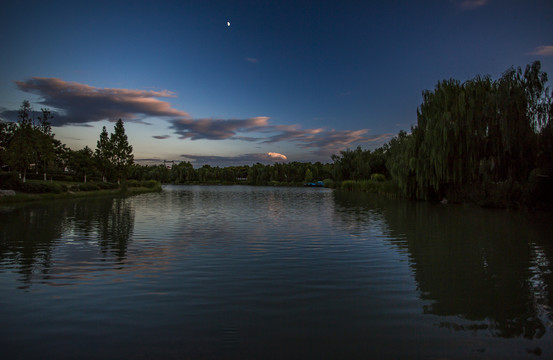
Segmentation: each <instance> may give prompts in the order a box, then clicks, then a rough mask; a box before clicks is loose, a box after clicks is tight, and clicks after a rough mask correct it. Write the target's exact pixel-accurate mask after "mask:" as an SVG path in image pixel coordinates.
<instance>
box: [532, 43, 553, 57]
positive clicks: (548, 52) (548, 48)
mask: <svg viewBox="0 0 553 360" xmlns="http://www.w3.org/2000/svg"><path fill="white" fill-rule="evenodd" d="M529 55H540V56H553V45H544V46H538V47H537V48H536V49H534V51H532V52H531V53H529Z"/></svg>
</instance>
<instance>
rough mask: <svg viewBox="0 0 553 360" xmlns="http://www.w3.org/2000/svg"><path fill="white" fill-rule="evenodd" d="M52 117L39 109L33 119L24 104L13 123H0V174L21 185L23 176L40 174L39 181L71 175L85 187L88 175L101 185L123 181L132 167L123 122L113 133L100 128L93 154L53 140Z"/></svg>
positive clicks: (25, 101) (46, 110)
mask: <svg viewBox="0 0 553 360" xmlns="http://www.w3.org/2000/svg"><path fill="white" fill-rule="evenodd" d="M53 118H54V117H53V116H52V115H51V112H50V111H49V110H48V109H41V115H39V116H38V117H37V119H35V116H34V112H33V110H32V108H31V105H30V103H29V101H28V100H24V101H23V102H22V104H21V107H20V108H19V111H18V115H17V122H15V123H13V122H5V121H0V167H1V168H2V170H7V171H10V170H11V171H16V172H18V173H19V174H20V178H21V180H22V182H26V178H27V172H28V171H29V170H31V169H32V170H34V171H35V174H39V173H41V174H43V179H44V180H47V178H48V174H50V179H52V177H53V175H54V174H56V175H59V174H67V173H71V174H74V175H75V176H78V177H79V178H82V179H83V181H84V182H85V183H86V181H87V176H88V175H97V174H100V175H101V177H102V181H103V182H106V181H107V180H108V178H110V179H111V180H117V182H118V183H120V181H121V179H122V178H124V179H126V178H127V176H128V172H129V169H130V168H131V166H132V165H133V164H134V156H133V154H132V150H133V148H132V146H131V145H130V144H129V142H128V138H127V135H126V134H125V128H124V124H123V121H122V120H121V119H119V120H118V121H117V122H116V123H115V126H114V132H113V133H111V134H109V135H108V133H107V130H106V127H105V126H104V127H103V129H102V132H101V134H100V138H99V140H98V142H97V147H96V149H95V150H94V151H93V150H92V149H90V148H89V147H88V146H85V147H84V148H83V149H80V150H71V149H69V148H68V147H67V146H66V145H65V144H63V143H61V142H60V141H59V140H57V139H56V138H55V134H53V133H52V126H51V122H50V121H51V120H52V119H53Z"/></svg>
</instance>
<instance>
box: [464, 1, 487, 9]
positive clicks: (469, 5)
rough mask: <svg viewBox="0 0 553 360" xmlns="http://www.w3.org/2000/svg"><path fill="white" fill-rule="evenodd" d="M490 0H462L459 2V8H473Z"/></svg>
mask: <svg viewBox="0 0 553 360" xmlns="http://www.w3.org/2000/svg"><path fill="white" fill-rule="evenodd" d="M489 2H490V0H463V1H461V3H460V4H459V7H460V8H461V10H474V9H477V8H479V7H482V6H484V5H486V4H488V3H489Z"/></svg>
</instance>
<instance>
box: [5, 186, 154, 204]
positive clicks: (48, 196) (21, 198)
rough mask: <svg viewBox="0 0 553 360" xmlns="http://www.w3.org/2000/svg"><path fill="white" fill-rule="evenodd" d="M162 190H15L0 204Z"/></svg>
mask: <svg viewBox="0 0 553 360" xmlns="http://www.w3.org/2000/svg"><path fill="white" fill-rule="evenodd" d="M160 191H162V189H161V186H159V187H155V188H149V187H143V186H141V187H130V188H127V189H126V191H122V190H121V189H120V188H118V189H106V190H92V191H76V192H69V191H68V192H64V193H58V194H55V193H41V194H33V193H25V192H20V191H16V192H15V195H13V196H2V197H0V206H2V205H11V204H18V203H30V202H38V201H48V200H64V199H80V198H88V197H106V196H123V197H127V196H133V195H139V194H146V193H152V192H160Z"/></svg>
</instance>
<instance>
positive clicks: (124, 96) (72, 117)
mask: <svg viewBox="0 0 553 360" xmlns="http://www.w3.org/2000/svg"><path fill="white" fill-rule="evenodd" d="M15 84H16V85H17V87H18V88H19V89H20V90H21V91H24V92H28V93H32V94H36V95H39V96H40V97H41V98H42V99H41V100H40V101H39V103H40V104H41V105H44V106H46V107H52V108H55V109H57V110H58V111H57V112H56V113H55V116H54V120H53V125H55V126H63V125H68V124H76V125H78V124H86V123H90V122H96V121H102V120H110V121H115V120H117V119H119V118H122V119H125V120H126V121H134V122H142V123H146V122H145V121H144V119H145V118H147V117H155V116H158V117H173V118H174V117H189V115H188V114H187V113H186V112H184V111H180V110H177V109H174V108H172V107H171V104H169V103H168V102H167V101H162V100H159V99H158V98H174V97H175V94H174V93H172V92H170V91H167V90H162V91H151V90H132V89H110V88H96V87H93V86H89V85H85V84H80V83H76V82H70V81H64V80H62V79H57V78H42V77H33V78H30V79H28V80H25V81H16V82H15Z"/></svg>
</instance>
